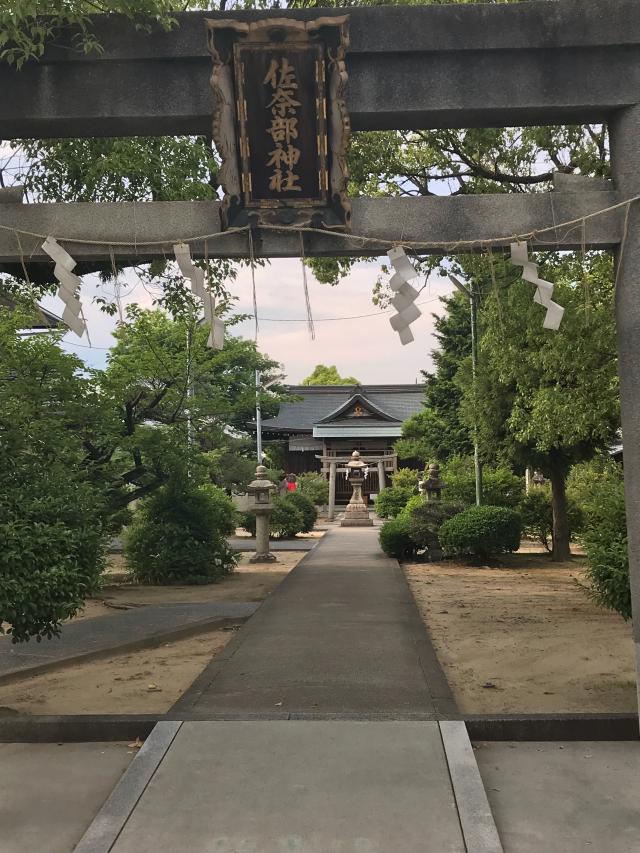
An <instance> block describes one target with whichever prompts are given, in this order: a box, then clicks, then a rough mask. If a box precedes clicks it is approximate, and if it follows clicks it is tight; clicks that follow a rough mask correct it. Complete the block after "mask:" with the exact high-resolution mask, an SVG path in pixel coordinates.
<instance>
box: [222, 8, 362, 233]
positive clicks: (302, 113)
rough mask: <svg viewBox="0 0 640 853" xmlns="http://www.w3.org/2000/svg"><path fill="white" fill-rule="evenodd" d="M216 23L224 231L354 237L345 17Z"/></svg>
mask: <svg viewBox="0 0 640 853" xmlns="http://www.w3.org/2000/svg"><path fill="white" fill-rule="evenodd" d="M207 25H208V28H209V45H210V49H211V53H212V55H213V60H214V70H213V74H212V78H211V85H212V88H213V91H214V95H215V110H214V125H213V126H214V134H213V135H214V140H215V143H216V146H217V148H218V151H219V153H220V155H221V157H222V167H221V171H220V180H221V184H222V186H223V188H224V190H225V198H224V202H223V208H222V217H223V225H224V226H226V227H230V226H241V225H246V224H252V225H256V226H259V225H260V224H261V223H271V224H278V225H283V226H287V225H292V226H296V225H298V226H299V225H312V226H314V227H318V228H332V229H335V228H339V229H342V230H348V229H349V220H350V208H349V204H348V201H347V198H346V183H347V170H346V163H345V155H346V148H347V144H348V139H349V129H350V128H349V119H348V115H347V112H346V106H345V100H344V89H345V85H346V79H347V74H346V68H345V64H344V50H345V46H346V43H347V30H346V18H344V17H336V18H322V19H317V20H315V21H295V20H290V19H285V18H283V19H278V18H274V19H271V20H268V21H260V22H255V23H249V24H247V23H246V22H239V21H229V20H209V21H208V22H207Z"/></svg>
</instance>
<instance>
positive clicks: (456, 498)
mask: <svg viewBox="0 0 640 853" xmlns="http://www.w3.org/2000/svg"><path fill="white" fill-rule="evenodd" d="M440 476H441V477H442V479H443V480H444V484H445V488H444V490H443V492H442V494H443V497H444V498H445V499H446V500H447V501H449V502H450V503H460V504H463V505H464V506H468V507H472V506H474V505H475V502H476V478H475V472H474V466H473V457H471V456H455V457H453V458H452V459H451V460H449V462H447V463H446V465H443V466H442V470H441V473H440ZM482 488H483V495H484V501H485V503H486V504H487V506H506V507H511V508H513V509H515V508H516V507H517V506H518V504H519V503H520V500H521V498H522V494H523V490H524V478H523V477H518V475H517V474H514V473H513V471H511V469H510V468H505V467H500V468H490V467H489V466H485V467H484V468H483V470H482Z"/></svg>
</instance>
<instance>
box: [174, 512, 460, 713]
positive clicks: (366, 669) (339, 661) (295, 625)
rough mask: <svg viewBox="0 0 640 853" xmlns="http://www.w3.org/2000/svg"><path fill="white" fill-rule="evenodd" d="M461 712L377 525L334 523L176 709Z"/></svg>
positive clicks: (186, 710)
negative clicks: (381, 543) (383, 547)
mask: <svg viewBox="0 0 640 853" xmlns="http://www.w3.org/2000/svg"><path fill="white" fill-rule="evenodd" d="M277 709H280V710H283V711H289V712H291V713H292V714H299V713H305V712H312V713H323V714H332V713H335V714H357V713H371V714H376V713H386V714H397V715H399V716H402V715H407V714H411V713H420V714H423V715H425V714H432V715H433V716H434V718H435V717H437V715H438V714H439V713H442V714H443V715H446V716H451V715H452V714H455V712H456V707H455V703H454V701H453V697H452V695H451V693H450V690H449V687H448V685H447V683H446V679H445V678H444V675H443V673H442V670H441V668H440V666H439V664H438V661H437V658H436V656H435V653H434V651H433V647H432V645H431V643H430V640H429V637H428V635H427V633H426V630H425V628H424V626H423V623H422V620H421V619H420V615H419V613H418V611H417V608H416V606H415V603H414V600H413V597H412V595H411V592H410V590H409V588H408V586H407V583H406V581H405V579H404V576H403V574H402V572H401V570H400V568H399V566H398V563H397V562H396V561H395V560H391V559H388V558H387V557H385V556H384V554H383V553H382V552H381V550H380V547H379V545H378V540H377V531H376V530H374V529H371V528H363V529H358V528H332V529H331V530H330V531H329V532H328V533H327V534H326V535H325V536H324V538H323V539H322V540H321V541H320V543H319V544H318V545H317V547H316V548H315V549H314V550H313V551H311V552H310V553H309V554H307V555H306V556H305V557H304V558H303V560H302V561H301V562H300V563H299V564H298V566H297V567H296V568H295V569H294V570H293V571H292V572H291V573H290V574H289V575H288V576H287V578H285V580H284V581H283V582H282V583H281V584H280V586H279V587H278V588H277V589H276V590H275V591H274V592H273V593H272V595H271V596H270V597H269V598H268V599H267V600H266V601H265V602H264V603H263V605H262V607H261V608H260V610H259V612H258V613H256V615H255V616H254V617H253V618H252V619H251V620H250V621H249V622H248V623H247V624H246V625H245V626H243V628H242V629H241V630H240V631H239V632H238V633H237V635H236V636H235V637H234V639H233V640H232V641H231V643H230V644H229V645H228V646H227V648H226V649H225V651H224V652H223V653H222V654H221V655H219V656H218V658H217V659H216V660H215V661H214V662H213V663H212V664H211V665H210V666H209V667H208V668H207V669H206V670H205V671H204V672H203V674H202V676H201V677H200V678H199V679H197V681H196V682H195V683H194V685H193V687H192V689H191V690H190V691H188V692H187V693H186V694H185V696H184V697H183V698H182V699H181V700H180V701H179V702H178V703H177V704H176V706H175V707H174V709H173V710H174V711H180V712H184V713H185V715H188V714H189V713H197V714H198V715H202V714H206V713H207V712H210V713H212V714H213V713H216V714H219V713H225V712H229V713H235V712H238V711H246V712H256V711H263V712H269V711H273V710H277Z"/></svg>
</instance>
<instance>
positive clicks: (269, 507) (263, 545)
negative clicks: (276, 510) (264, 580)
mask: <svg viewBox="0 0 640 853" xmlns="http://www.w3.org/2000/svg"><path fill="white" fill-rule="evenodd" d="M276 489H277V486H276V485H275V484H274V483H272V482H271V480H268V479H267V469H266V468H265V467H264V465H258V467H257V468H256V479H255V480H254V481H253V482H252V483H249V485H248V486H247V492H248V494H249V512H250V513H251V514H252V515H255V517H256V553H255V554H254V556H253V557H251V559H250V560H249V562H250V563H275V562H276V557H275V555H274V554H271V553H270V552H269V516H270V515H271V513H272V512H273V503H272V501H271V496H272V494H273V492H275V491H276Z"/></svg>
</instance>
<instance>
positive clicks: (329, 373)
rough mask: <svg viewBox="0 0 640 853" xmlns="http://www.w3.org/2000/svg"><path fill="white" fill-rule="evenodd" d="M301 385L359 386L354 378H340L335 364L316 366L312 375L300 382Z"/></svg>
mask: <svg viewBox="0 0 640 853" xmlns="http://www.w3.org/2000/svg"><path fill="white" fill-rule="evenodd" d="M302 384H303V385H359V384H360V382H359V380H358V379H356V378H355V376H340V374H339V373H338V370H337V368H336V366H335V364H332V365H331V366H330V367H327V365H326V364H316V366H315V367H314V369H313V373H311V374H310V375H309V376H307V378H306V379H303V380H302Z"/></svg>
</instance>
